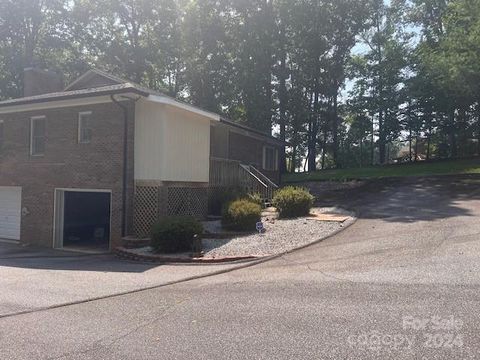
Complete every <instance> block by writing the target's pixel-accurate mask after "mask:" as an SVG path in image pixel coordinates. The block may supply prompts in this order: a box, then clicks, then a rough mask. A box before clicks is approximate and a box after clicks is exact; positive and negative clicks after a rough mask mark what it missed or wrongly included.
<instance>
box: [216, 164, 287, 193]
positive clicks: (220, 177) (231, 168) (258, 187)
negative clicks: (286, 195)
mask: <svg viewBox="0 0 480 360" xmlns="http://www.w3.org/2000/svg"><path fill="white" fill-rule="evenodd" d="M210 186H213V187H241V188H242V189H244V190H245V191H246V192H248V193H257V194H260V196H261V197H262V199H263V200H264V201H265V202H270V201H271V200H272V198H273V194H274V192H275V190H276V189H277V188H278V186H277V185H276V184H275V183H273V182H272V181H271V180H270V179H269V178H268V177H267V176H265V175H264V174H262V173H261V172H260V171H259V170H257V169H256V168H255V167H253V166H250V165H244V164H242V163H241V162H240V161H235V160H228V159H219V158H211V160H210Z"/></svg>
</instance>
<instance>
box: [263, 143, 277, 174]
mask: <svg viewBox="0 0 480 360" xmlns="http://www.w3.org/2000/svg"><path fill="white" fill-rule="evenodd" d="M263 170H267V171H277V170H278V151H277V149H275V148H274V147H271V146H264V147H263Z"/></svg>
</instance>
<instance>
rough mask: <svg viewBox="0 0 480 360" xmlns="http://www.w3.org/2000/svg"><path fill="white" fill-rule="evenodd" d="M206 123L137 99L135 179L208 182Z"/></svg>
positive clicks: (165, 107) (180, 112)
mask: <svg viewBox="0 0 480 360" xmlns="http://www.w3.org/2000/svg"><path fill="white" fill-rule="evenodd" d="M209 158H210V120H209V119H208V118H206V117H203V116H200V115H197V114H193V113H191V112H188V111H186V110H182V109H178V108H175V107H173V106H170V105H164V104H158V103H154V102H150V101H148V100H140V101H139V102H138V103H137V106H136V115H135V179H136V180H156V181H178V182H208V180H209V165H210V161H209Z"/></svg>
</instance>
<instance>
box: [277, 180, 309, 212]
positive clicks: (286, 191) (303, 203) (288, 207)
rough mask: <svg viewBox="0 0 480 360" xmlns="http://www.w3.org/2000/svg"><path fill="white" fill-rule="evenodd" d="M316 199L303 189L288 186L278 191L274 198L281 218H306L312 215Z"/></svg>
mask: <svg viewBox="0 0 480 360" xmlns="http://www.w3.org/2000/svg"><path fill="white" fill-rule="evenodd" d="M314 200H315V198H314V197H313V196H312V195H311V194H310V192H309V191H308V190H306V189H303V188H298V187H293V186H288V187H285V188H283V189H280V190H278V191H277V192H276V193H275V196H274V197H273V202H272V203H273V206H275V207H276V208H277V209H278V211H279V213H280V217H281V218H294V217H299V216H306V215H308V214H309V213H310V210H311V208H312V206H313V201H314Z"/></svg>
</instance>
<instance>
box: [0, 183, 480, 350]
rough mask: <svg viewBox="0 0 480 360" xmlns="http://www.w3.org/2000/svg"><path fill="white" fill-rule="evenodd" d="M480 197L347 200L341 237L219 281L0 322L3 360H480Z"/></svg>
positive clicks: (399, 195)
mask: <svg viewBox="0 0 480 360" xmlns="http://www.w3.org/2000/svg"><path fill="white" fill-rule="evenodd" d="M479 189H480V180H479V179H478V178H471V177H467V178H459V177H457V178H455V177H449V178H439V179H427V180H418V179H411V180H401V181H397V182H392V183H390V184H388V183H387V184H386V185H381V184H374V185H372V186H370V187H368V188H366V189H364V192H362V194H363V195H361V196H360V195H359V192H353V193H349V194H343V195H342V196H341V197H340V199H339V201H343V202H346V203H348V204H349V205H350V206H357V207H359V208H360V210H361V213H362V216H361V219H360V220H359V221H358V222H357V223H356V224H355V225H353V226H352V227H350V228H348V229H347V230H346V231H344V232H343V233H341V234H339V235H338V236H335V237H333V238H330V239H328V240H326V241H324V242H323V243H321V244H318V245H315V246H312V247H310V248H307V249H304V250H301V251H298V252H295V253H292V254H290V255H287V256H283V257H281V258H278V259H276V260H273V261H269V262H267V263H264V264H261V265H257V266H255V267H251V268H246V269H242V270H238V271H234V272H230V273H227V274H223V275H219V276H214V277H209V278H204V279H199V280H195V281H191V282H187V283H182V284H178V285H174V286H168V287H163V288H160V289H152V290H147V291H142V292H137V293H134V294H129V295H124V296H119V297H114V298H108V299H104V300H99V301H93V302H89V303H84V304H78V305H74V306H68V307H61V308H57V309H52V310H47V311H40V312H33V313H30V314H25V315H20V316H13V317H9V318H4V319H0V339H1V340H0V341H2V344H1V346H0V358H2V359H3V358H5V359H33V358H35V359H47V358H49V359H54V358H55V359H186V358H195V359H245V358H252V359H478V358H480V352H479V351H480V325H479V324H480V293H479V285H480V275H479V270H480V269H479V267H480V266H479V264H480V238H479V234H480V221H479V219H480V217H479V216H480V191H479ZM32 295H34V296H37V295H38V294H37V293H36V292H32Z"/></svg>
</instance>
